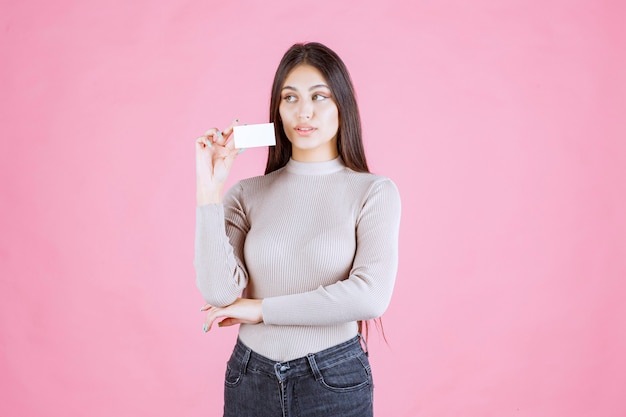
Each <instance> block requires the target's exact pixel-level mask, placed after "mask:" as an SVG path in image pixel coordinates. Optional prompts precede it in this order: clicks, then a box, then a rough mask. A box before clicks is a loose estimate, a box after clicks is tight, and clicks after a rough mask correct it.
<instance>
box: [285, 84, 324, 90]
mask: <svg viewBox="0 0 626 417" xmlns="http://www.w3.org/2000/svg"><path fill="white" fill-rule="evenodd" d="M320 87H323V88H327V89H329V90H330V87H329V86H327V85H326V84H316V85H314V86H312V87H311V88H309V91H313V90H316V89H318V88H320ZM282 89H283V90H294V91H298V89H297V88H296V87H292V86H290V85H286V86H284V87H283V88H282ZM281 91H282V90H281Z"/></svg>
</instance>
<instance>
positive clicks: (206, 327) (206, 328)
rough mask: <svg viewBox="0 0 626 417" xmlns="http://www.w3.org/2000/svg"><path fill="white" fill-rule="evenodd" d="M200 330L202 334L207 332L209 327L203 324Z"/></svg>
mask: <svg viewBox="0 0 626 417" xmlns="http://www.w3.org/2000/svg"><path fill="white" fill-rule="evenodd" d="M202 330H204V333H206V332H208V331H209V325H208V324H206V323H204V326H202Z"/></svg>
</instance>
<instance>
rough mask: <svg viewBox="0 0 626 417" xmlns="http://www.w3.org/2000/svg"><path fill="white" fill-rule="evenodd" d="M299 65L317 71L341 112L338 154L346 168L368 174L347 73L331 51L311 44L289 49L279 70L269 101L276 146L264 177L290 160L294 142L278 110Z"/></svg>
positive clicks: (271, 152) (272, 150) (269, 158)
mask: <svg viewBox="0 0 626 417" xmlns="http://www.w3.org/2000/svg"><path fill="white" fill-rule="evenodd" d="M298 65H310V66H312V67H314V68H317V70H318V71H319V72H321V73H322V75H323V76H324V78H325V79H326V82H327V83H328V87H329V88H330V92H331V93H332V95H333V99H334V100H335V103H336V104H337V108H338V109H339V131H338V132H337V150H338V152H339V156H340V157H341V158H342V159H343V162H344V164H345V165H346V166H347V167H348V168H350V169H352V170H354V171H357V172H369V168H368V167H367V161H366V159H365V150H364V149H363V138H362V136H361V116H360V115H359V107H358V105H357V102H356V96H355V94H354V87H353V86H352V80H351V79H350V74H349V73H348V69H347V68H346V65H345V64H344V63H343V61H342V60H341V58H339V56H338V55H337V54H336V53H335V52H334V51H332V50H331V49H330V48H328V47H327V46H324V45H322V44H321V43H317V42H309V43H297V44H295V45H293V46H292V47H291V48H289V49H288V50H287V52H285V55H283V58H282V59H281V61H280V64H279V65H278V68H277V69H276V74H275V75H274V83H273V85H272V97H271V100H270V122H273V123H274V132H275V134H276V146H274V147H270V148H269V153H268V155H267V164H266V166H265V173H266V174H269V173H270V172H272V171H276V170H277V169H279V168H282V167H283V166H285V165H286V164H287V162H289V158H290V157H291V142H289V139H287V135H286V134H285V130H284V129H283V122H282V120H281V118H280V112H279V106H280V100H281V90H282V88H283V84H284V83H285V79H286V78H287V76H288V75H289V73H290V72H291V71H292V70H293V69H294V68H295V67H297V66H298Z"/></svg>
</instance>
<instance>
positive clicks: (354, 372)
mask: <svg viewBox="0 0 626 417" xmlns="http://www.w3.org/2000/svg"><path fill="white" fill-rule="evenodd" d="M320 374H321V375H322V378H321V379H320V381H319V382H320V383H321V384H322V386H323V387H324V388H326V389H328V390H330V391H333V392H349V391H356V390H359V389H361V388H363V387H366V386H370V385H371V384H372V372H371V368H370V364H369V361H368V359H367V356H366V355H365V354H363V355H358V356H351V357H349V358H347V359H345V360H343V361H341V362H338V363H336V364H333V365H332V366H329V367H327V368H324V369H320Z"/></svg>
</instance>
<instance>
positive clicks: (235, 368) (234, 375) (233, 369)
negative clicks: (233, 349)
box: [224, 358, 242, 388]
mask: <svg viewBox="0 0 626 417" xmlns="http://www.w3.org/2000/svg"><path fill="white" fill-rule="evenodd" d="M241 379H242V375H241V364H240V363H238V362H237V361H236V360H234V359H233V358H231V359H230V360H229V361H228V363H227V364H226V373H225V375H224V384H225V385H226V386H227V387H231V388H233V387H236V386H237V385H239V383H240V382H241Z"/></svg>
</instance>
